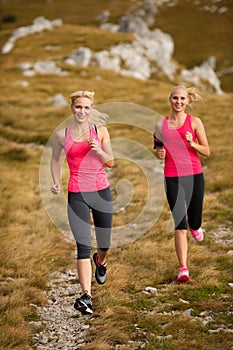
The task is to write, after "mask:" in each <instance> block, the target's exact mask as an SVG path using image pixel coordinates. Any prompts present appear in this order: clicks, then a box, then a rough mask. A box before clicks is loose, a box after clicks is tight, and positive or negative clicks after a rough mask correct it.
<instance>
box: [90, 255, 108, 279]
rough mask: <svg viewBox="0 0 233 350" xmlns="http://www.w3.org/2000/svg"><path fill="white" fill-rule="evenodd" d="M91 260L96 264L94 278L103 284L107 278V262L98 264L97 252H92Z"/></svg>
mask: <svg viewBox="0 0 233 350" xmlns="http://www.w3.org/2000/svg"><path fill="white" fill-rule="evenodd" d="M93 261H94V263H95V266H96V270H95V279H96V281H97V282H98V283H99V284H104V283H105V282H106V278H107V273H106V270H107V263H106V262H105V263H104V264H103V265H100V263H99V261H98V253H94V254H93Z"/></svg>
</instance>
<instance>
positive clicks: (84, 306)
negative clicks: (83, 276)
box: [74, 293, 93, 315]
mask: <svg viewBox="0 0 233 350" xmlns="http://www.w3.org/2000/svg"><path fill="white" fill-rule="evenodd" d="M74 308H75V309H76V310H78V311H80V312H81V313H82V314H83V315H91V314H93V310H92V299H91V296H90V295H89V294H87V293H84V294H83V295H82V296H81V297H80V298H77V299H76V300H75V303H74Z"/></svg>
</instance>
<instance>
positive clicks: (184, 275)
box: [177, 267, 189, 282]
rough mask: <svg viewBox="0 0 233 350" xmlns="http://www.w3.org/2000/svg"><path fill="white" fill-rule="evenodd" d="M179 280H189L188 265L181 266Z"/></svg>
mask: <svg viewBox="0 0 233 350" xmlns="http://www.w3.org/2000/svg"><path fill="white" fill-rule="evenodd" d="M177 281H178V282H187V281H189V270H188V269H187V268H186V267H181V268H180V270H179V273H178V276H177Z"/></svg>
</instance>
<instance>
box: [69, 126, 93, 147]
mask: <svg viewBox="0 0 233 350" xmlns="http://www.w3.org/2000/svg"><path fill="white" fill-rule="evenodd" d="M88 126H89V130H88V131H89V137H88V138H87V140H84V141H77V140H75V139H74V138H73V137H72V134H71V129H72V125H70V128H69V129H70V130H69V131H70V138H71V140H72V141H73V142H77V143H87V142H88V140H89V139H90V137H91V126H90V123H89V124H88ZM86 132H87V131H86Z"/></svg>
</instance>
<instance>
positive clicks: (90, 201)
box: [67, 187, 112, 259]
mask: <svg viewBox="0 0 233 350" xmlns="http://www.w3.org/2000/svg"><path fill="white" fill-rule="evenodd" d="M67 210H68V219H69V224H70V227H71V230H72V233H73V235H74V238H75V240H76V243H77V251H78V255H77V258H78V259H89V258H90V253H91V246H92V244H91V221H90V211H92V217H93V222H94V226H95V234H96V241H97V247H98V248H100V249H101V250H108V249H109V248H110V243H111V229H112V194H111V191H110V189H109V187H108V188H106V189H104V190H100V191H97V192H69V193H68V209H67Z"/></svg>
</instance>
